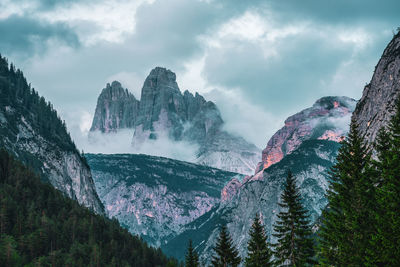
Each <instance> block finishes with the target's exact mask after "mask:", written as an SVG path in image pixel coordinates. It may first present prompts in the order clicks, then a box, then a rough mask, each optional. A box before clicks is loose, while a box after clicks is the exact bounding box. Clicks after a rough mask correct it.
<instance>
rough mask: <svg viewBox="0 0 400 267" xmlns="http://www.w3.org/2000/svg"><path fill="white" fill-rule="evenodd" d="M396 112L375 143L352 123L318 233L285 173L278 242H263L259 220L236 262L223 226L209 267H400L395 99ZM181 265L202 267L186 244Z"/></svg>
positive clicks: (399, 129)
mask: <svg viewBox="0 0 400 267" xmlns="http://www.w3.org/2000/svg"><path fill="white" fill-rule="evenodd" d="M396 110H397V112H396V113H395V115H394V116H393V117H392V118H391V120H390V122H389V124H388V126H384V127H382V129H380V131H379V133H378V135H377V138H376V141H375V142H374V144H372V145H369V144H368V143H367V142H366V141H365V140H364V138H363V136H361V134H360V132H359V129H358V125H357V123H356V122H355V121H354V120H353V121H352V122H351V126H350V131H349V134H348V136H347V138H345V139H344V140H343V141H342V143H341V144H342V145H341V147H340V149H339V152H338V156H337V160H336V163H335V165H334V166H333V167H332V168H331V170H330V174H329V178H330V185H329V189H328V191H327V195H326V196H327V199H328V205H327V207H326V208H325V210H324V211H323V213H322V216H321V222H320V225H319V229H318V231H317V234H316V235H313V233H312V231H311V224H310V220H309V216H308V212H307V210H306V209H305V208H304V206H303V205H302V198H301V195H300V192H299V188H298V187H297V185H296V180H295V178H294V177H293V175H292V174H291V173H290V171H289V173H288V175H287V177H286V182H285V185H284V190H283V192H282V194H281V203H278V204H279V206H280V207H281V211H280V213H279V214H278V215H277V217H278V219H277V221H276V223H275V224H274V227H273V229H274V233H273V236H274V237H275V238H276V240H277V242H276V243H274V244H270V243H268V242H267V239H268V237H267V235H266V232H265V230H264V228H263V226H262V224H261V220H260V217H259V216H258V215H256V216H255V218H254V221H253V224H252V226H251V229H250V231H249V236H250V238H249V241H248V244H247V256H246V257H245V258H244V259H241V258H240V256H239V252H238V250H237V248H235V246H234V244H233V241H232V238H231V237H230V235H229V232H228V230H227V227H226V226H222V227H221V229H220V233H219V237H218V238H217V241H216V245H215V247H214V256H213V258H212V260H211V265H212V266H214V267H228V266H232V267H235V266H238V265H240V264H241V263H243V264H244V266H246V267H262V266H263V267H264V266H265V267H268V266H394V267H395V266H400V100H398V101H397V104H396ZM185 265H186V266H187V267H198V266H201V265H200V261H199V256H198V255H197V253H196V252H195V250H194V248H193V245H192V242H191V241H190V242H189V246H188V249H187V253H186V258H185Z"/></svg>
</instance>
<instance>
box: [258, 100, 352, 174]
mask: <svg viewBox="0 0 400 267" xmlns="http://www.w3.org/2000/svg"><path fill="white" fill-rule="evenodd" d="M355 105H356V101H355V100H354V99H351V98H348V97H345V96H342V97H338V96H328V97H323V98H321V99H318V100H317V101H316V102H315V104H314V105H313V106H312V107H310V108H307V109H305V110H302V111H300V112H299V113H296V114H295V115H293V116H290V117H289V118H287V119H286V120H285V126H283V127H282V128H281V129H280V130H279V131H277V132H276V133H275V134H274V135H273V136H272V137H271V139H270V140H269V141H268V144H267V147H266V148H265V149H264V150H263V152H262V162H260V163H259V164H258V166H257V169H256V171H255V172H256V173H258V172H260V171H262V170H263V169H266V168H268V167H269V166H271V165H272V164H275V163H277V162H279V161H280V160H281V159H282V158H283V157H284V156H285V155H288V154H290V153H292V152H293V151H294V150H295V149H296V148H298V147H299V146H300V145H301V143H302V142H304V141H305V140H309V139H327V140H332V141H336V142H339V141H340V139H341V138H342V137H343V136H344V135H345V134H346V132H347V128H348V126H349V124H350V116H351V114H352V112H353V110H354V108H355Z"/></svg>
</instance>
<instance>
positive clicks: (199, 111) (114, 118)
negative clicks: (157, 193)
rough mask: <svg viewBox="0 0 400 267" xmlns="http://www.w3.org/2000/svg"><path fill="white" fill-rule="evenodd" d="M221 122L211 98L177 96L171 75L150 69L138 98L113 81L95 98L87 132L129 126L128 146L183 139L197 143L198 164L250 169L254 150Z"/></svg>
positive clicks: (242, 170) (256, 152)
mask: <svg viewBox="0 0 400 267" xmlns="http://www.w3.org/2000/svg"><path fill="white" fill-rule="evenodd" d="M114 85H115V86H114ZM110 91H111V93H110ZM114 96H115V97H114ZM223 125H224V122H223V120H222V118H221V114H220V112H219V110H218V108H217V106H216V105H215V104H214V103H213V102H211V101H206V100H205V99H204V97H202V96H201V95H199V94H198V93H195V95H193V94H192V93H190V92H189V91H185V92H184V93H183V94H182V93H181V91H180V89H179V87H178V84H177V82H176V75H175V73H173V72H172V71H170V70H168V69H165V68H161V67H156V68H154V69H153V70H151V72H150V74H149V75H148V77H147V78H146V80H145V82H144V84H143V87H142V93H141V98H140V101H138V100H136V99H135V98H134V97H133V95H131V94H130V93H128V92H127V91H124V90H123V89H122V87H121V85H120V84H119V83H118V82H113V83H112V85H111V86H107V87H106V89H104V90H103V92H102V93H101V95H100V97H99V99H98V101H97V107H96V112H95V116H94V118H93V123H92V128H91V131H92V132H93V131H101V132H104V133H107V132H110V131H112V132H115V131H117V130H118V129H122V128H128V129H132V135H133V138H132V145H133V147H134V148H140V147H141V146H142V145H143V143H145V142H147V141H148V140H157V139H161V138H167V139H169V140H173V141H187V142H189V143H192V144H195V145H197V146H198V147H199V149H198V151H197V152H196V155H195V158H197V160H196V162H197V163H199V164H204V165H207V166H211V167H216V168H220V169H224V170H227V171H233V172H239V173H244V174H250V173H253V171H254V168H255V166H256V164H257V162H259V152H260V150H259V149H258V148H257V147H256V146H255V145H253V144H251V143H249V142H247V141H246V140H244V139H243V138H241V137H238V136H234V135H232V134H230V133H228V132H226V131H224V130H223Z"/></svg>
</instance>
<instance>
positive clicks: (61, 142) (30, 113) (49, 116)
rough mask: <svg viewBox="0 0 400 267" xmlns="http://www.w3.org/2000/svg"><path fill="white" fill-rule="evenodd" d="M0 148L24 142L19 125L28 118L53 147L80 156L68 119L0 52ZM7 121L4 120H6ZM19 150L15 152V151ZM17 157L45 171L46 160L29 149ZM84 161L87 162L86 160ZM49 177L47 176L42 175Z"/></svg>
mask: <svg viewBox="0 0 400 267" xmlns="http://www.w3.org/2000/svg"><path fill="white" fill-rule="evenodd" d="M0 121H2V124H3V127H0V136H2V138H1V139H0V147H6V148H7V149H11V150H12V147H9V146H10V145H11V146H12V144H14V143H16V142H17V140H18V142H19V143H23V142H24V141H25V140H24V137H23V136H22V137H19V136H18V133H19V129H18V125H24V124H25V121H26V122H27V123H28V124H29V125H30V126H31V127H32V130H33V131H34V132H35V133H36V134H38V135H40V136H42V137H43V138H44V139H46V140H47V141H48V142H49V143H50V144H52V145H53V146H54V149H58V150H63V151H72V152H74V153H76V154H78V155H80V154H79V152H78V151H77V149H76V147H75V144H74V142H73V141H72V139H71V137H70V135H69V133H68V132H67V128H66V125H65V122H64V121H62V120H61V119H60V117H59V116H58V114H57V112H56V110H55V109H54V108H53V105H52V104H51V103H50V102H47V101H46V100H45V99H44V97H41V96H39V94H38V92H37V91H36V90H35V89H33V88H31V85H30V84H28V83H27V81H26V79H25V77H24V74H23V73H22V71H21V70H19V69H17V70H16V69H15V67H14V66H13V65H12V64H10V66H9V64H8V62H7V60H6V59H5V58H3V57H1V55H0ZM4 122H5V123H4ZM14 152H16V151H14ZM16 153H17V154H18V159H19V160H21V161H22V162H23V163H24V164H25V165H28V166H30V167H31V168H32V169H34V170H35V171H36V172H37V173H41V172H42V168H43V163H42V162H40V161H39V160H38V159H37V157H36V156H35V155H33V154H31V153H29V152H26V151H18V152H16ZM83 163H84V164H85V161H83ZM42 178H44V179H45V178H46V177H42Z"/></svg>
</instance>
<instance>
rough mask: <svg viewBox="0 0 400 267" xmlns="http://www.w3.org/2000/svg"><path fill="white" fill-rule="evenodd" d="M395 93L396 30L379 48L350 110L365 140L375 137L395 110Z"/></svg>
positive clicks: (398, 80)
mask: <svg viewBox="0 0 400 267" xmlns="http://www.w3.org/2000/svg"><path fill="white" fill-rule="evenodd" d="M399 95H400V32H399V33H397V34H396V35H395V36H394V37H393V39H392V40H391V42H390V43H389V44H388V46H387V47H386V49H385V51H384V52H383V55H382V57H381V59H380V60H379V62H378V64H377V66H376V67H375V72H374V74H373V76H372V79H371V82H370V83H369V84H368V85H366V86H365V88H364V91H363V95H362V97H361V99H360V101H359V102H358V104H357V107H356V109H355V111H354V114H353V119H354V120H355V122H356V123H357V124H358V126H359V130H360V132H361V134H362V135H364V137H365V138H366V140H367V141H368V142H369V143H373V142H374V141H375V138H376V135H377V133H378V131H379V129H380V128H381V127H383V126H386V125H387V124H388V122H389V120H390V118H391V117H392V116H393V114H394V113H395V102H396V100H397V99H398V98H399Z"/></svg>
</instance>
